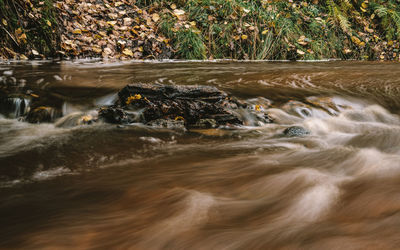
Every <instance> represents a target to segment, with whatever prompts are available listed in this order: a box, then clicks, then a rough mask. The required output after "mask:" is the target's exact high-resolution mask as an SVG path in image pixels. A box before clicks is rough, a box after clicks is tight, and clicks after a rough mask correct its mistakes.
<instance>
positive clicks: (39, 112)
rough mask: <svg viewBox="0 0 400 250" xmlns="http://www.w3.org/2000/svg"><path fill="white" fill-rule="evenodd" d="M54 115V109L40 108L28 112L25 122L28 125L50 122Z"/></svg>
mask: <svg viewBox="0 0 400 250" xmlns="http://www.w3.org/2000/svg"><path fill="white" fill-rule="evenodd" d="M55 113H56V112H55V110H54V108H51V107H44V106H41V107H37V108H35V109H32V110H30V111H29V113H28V115H27V116H26V118H25V120H26V121H27V122H29V123H43V122H52V121H54V117H55Z"/></svg>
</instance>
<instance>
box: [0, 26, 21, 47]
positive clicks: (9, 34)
mask: <svg viewBox="0 0 400 250" xmlns="http://www.w3.org/2000/svg"><path fill="white" fill-rule="evenodd" d="M0 27H2V28H3V30H4V31H5V32H6V33H7V34H8V36H9V37H10V38H11V39H12V40H13V41H14V43H15V44H16V45H17V46H18V47H19V43H18V42H17V41H15V38H14V37H13V36H12V35H11V33H10V32H8V30H7V29H6V28H4V26H3V25H1V24H0Z"/></svg>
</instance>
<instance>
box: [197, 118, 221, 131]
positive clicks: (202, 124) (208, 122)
mask: <svg viewBox="0 0 400 250" xmlns="http://www.w3.org/2000/svg"><path fill="white" fill-rule="evenodd" d="M216 127H218V124H217V121H216V120H214V119H200V120H199V121H198V122H196V124H194V125H193V126H192V128H198V129H207V128H216Z"/></svg>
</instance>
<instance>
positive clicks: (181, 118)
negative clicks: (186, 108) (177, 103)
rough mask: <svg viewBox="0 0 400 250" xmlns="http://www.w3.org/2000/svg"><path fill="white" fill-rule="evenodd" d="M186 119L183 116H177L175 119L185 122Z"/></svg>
mask: <svg viewBox="0 0 400 250" xmlns="http://www.w3.org/2000/svg"><path fill="white" fill-rule="evenodd" d="M184 120H185V118H183V117H182V116H177V117H175V121H184Z"/></svg>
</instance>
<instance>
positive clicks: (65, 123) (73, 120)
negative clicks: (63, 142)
mask: <svg viewBox="0 0 400 250" xmlns="http://www.w3.org/2000/svg"><path fill="white" fill-rule="evenodd" d="M95 122H97V113H96V112H90V113H86V114H85V113H82V112H75V113H71V114H68V115H66V116H64V117H62V118H60V119H59V120H57V122H56V124H55V126H56V127H60V128H70V127H75V126H79V125H91V124H93V123H95Z"/></svg>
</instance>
